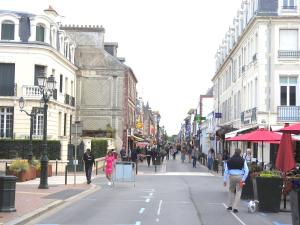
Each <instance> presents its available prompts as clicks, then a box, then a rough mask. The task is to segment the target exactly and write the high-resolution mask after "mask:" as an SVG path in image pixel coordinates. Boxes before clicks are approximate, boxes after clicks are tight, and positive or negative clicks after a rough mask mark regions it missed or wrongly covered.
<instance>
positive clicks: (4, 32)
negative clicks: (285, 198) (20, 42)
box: [1, 20, 15, 40]
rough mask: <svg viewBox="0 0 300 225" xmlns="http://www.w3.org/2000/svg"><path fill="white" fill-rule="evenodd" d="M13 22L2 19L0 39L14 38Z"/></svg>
mask: <svg viewBox="0 0 300 225" xmlns="http://www.w3.org/2000/svg"><path fill="white" fill-rule="evenodd" d="M14 37H15V24H14V23H13V22H12V21H8V20H6V21H4V22H2V24H1V40H14V39H15V38H14Z"/></svg>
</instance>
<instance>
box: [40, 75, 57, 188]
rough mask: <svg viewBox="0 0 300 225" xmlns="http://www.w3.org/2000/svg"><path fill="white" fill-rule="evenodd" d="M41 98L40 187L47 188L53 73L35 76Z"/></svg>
mask: <svg viewBox="0 0 300 225" xmlns="http://www.w3.org/2000/svg"><path fill="white" fill-rule="evenodd" d="M37 80H38V85H39V89H40V92H41V94H42V100H43V102H44V129H43V151H42V156H41V179H40V185H39V188H40V189H48V161H49V159H48V153H47V110H48V102H49V99H50V97H51V96H52V95H53V91H54V89H55V85H56V82H55V78H54V76H53V75H51V76H50V77H48V78H47V77H46V74H41V75H40V76H38V77H37Z"/></svg>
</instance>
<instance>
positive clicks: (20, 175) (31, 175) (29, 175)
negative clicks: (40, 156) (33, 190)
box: [10, 167, 36, 182]
mask: <svg viewBox="0 0 300 225" xmlns="http://www.w3.org/2000/svg"><path fill="white" fill-rule="evenodd" d="M10 174H11V175H13V176H16V177H17V181H18V182H24V181H28V180H32V179H35V178H36V170H35V168H34V167H30V168H29V169H28V170H26V171H21V172H10Z"/></svg>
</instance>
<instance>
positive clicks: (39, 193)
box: [16, 191, 49, 195]
mask: <svg viewBox="0 0 300 225" xmlns="http://www.w3.org/2000/svg"><path fill="white" fill-rule="evenodd" d="M16 193H17V194H31V195H49V193H41V192H27V191H17V192H16Z"/></svg>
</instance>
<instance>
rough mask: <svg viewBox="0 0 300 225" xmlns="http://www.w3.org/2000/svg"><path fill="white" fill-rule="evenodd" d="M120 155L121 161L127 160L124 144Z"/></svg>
mask: <svg viewBox="0 0 300 225" xmlns="http://www.w3.org/2000/svg"><path fill="white" fill-rule="evenodd" d="M120 155H121V160H122V161H127V154H126V150H125V148H124V146H123V147H122V149H121V150H120Z"/></svg>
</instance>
